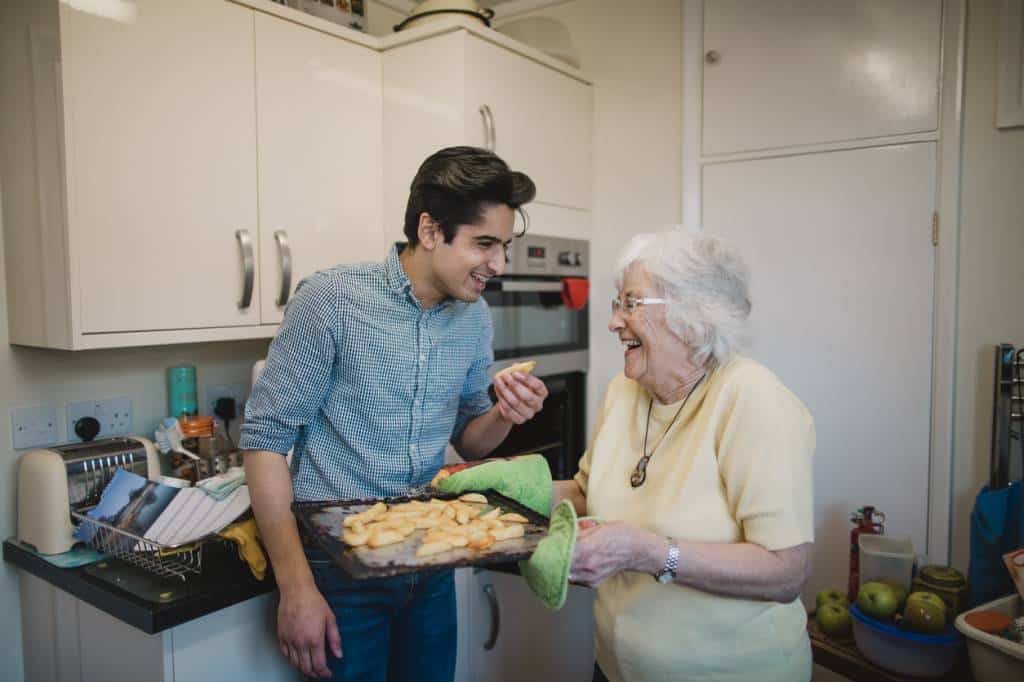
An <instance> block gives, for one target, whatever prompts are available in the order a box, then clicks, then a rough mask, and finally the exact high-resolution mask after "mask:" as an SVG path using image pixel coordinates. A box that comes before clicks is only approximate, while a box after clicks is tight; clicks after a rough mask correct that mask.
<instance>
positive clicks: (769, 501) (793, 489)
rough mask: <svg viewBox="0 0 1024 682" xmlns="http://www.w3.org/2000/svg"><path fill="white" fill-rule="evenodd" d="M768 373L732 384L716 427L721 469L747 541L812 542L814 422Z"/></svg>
mask: <svg viewBox="0 0 1024 682" xmlns="http://www.w3.org/2000/svg"><path fill="white" fill-rule="evenodd" d="M764 374H767V373H761V372H757V373H749V374H747V375H745V376H744V377H743V380H742V381H741V382H737V383H739V384H741V385H738V386H736V387H734V388H735V396H734V403H733V405H732V409H731V410H730V412H729V418H728V420H727V421H726V422H725V424H724V428H722V429H721V431H720V441H719V445H718V462H719V470H720V472H721V474H722V480H723V482H724V484H725V489H726V496H727V499H728V503H729V506H730V508H731V510H732V513H733V515H734V518H735V519H736V521H737V522H738V523H739V524H740V526H741V528H742V529H743V536H744V539H745V540H746V541H747V542H753V543H756V544H759V545H761V546H762V547H764V548H765V549H768V550H779V549H785V548H787V547H793V546H795V545H799V544H802V543H804V542H813V541H814V473H813V463H812V459H813V455H814V448H815V432H814V421H813V420H812V419H811V416H810V414H809V413H808V412H807V410H806V408H804V406H803V405H802V404H801V403H800V402H799V400H797V398H796V397H795V396H794V395H793V394H792V393H790V392H789V391H788V390H787V389H786V388H785V387H784V386H782V385H781V384H780V383H779V382H777V380H774V377H772V378H768V377H766V376H764Z"/></svg>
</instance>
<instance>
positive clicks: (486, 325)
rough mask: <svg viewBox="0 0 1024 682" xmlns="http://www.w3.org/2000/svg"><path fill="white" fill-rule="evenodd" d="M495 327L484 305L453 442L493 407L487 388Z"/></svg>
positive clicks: (461, 396) (464, 384)
mask: <svg viewBox="0 0 1024 682" xmlns="http://www.w3.org/2000/svg"><path fill="white" fill-rule="evenodd" d="M493 342H494V327H493V326H492V323H491V314H490V311H489V310H488V309H487V307H486V305H485V306H484V314H483V315H482V319H481V326H480V343H479V345H478V346H477V348H478V352H477V356H476V358H475V359H474V360H473V364H472V365H470V367H469V372H467V373H466V380H465V382H463V384H462V394H461V395H460V396H459V414H458V416H457V417H456V418H455V428H454V429H453V431H452V442H453V443H454V442H458V439H459V438H460V437H461V436H462V431H463V430H464V429H465V428H466V425H467V424H469V422H470V421H472V420H473V419H475V418H476V417H479V416H480V415H482V414H483V413H484V412H487V410H489V409H491V405H493V403H492V402H491V396H490V395H488V393H487V389H488V388H490V386H491V376H490V374H489V373H488V371H487V370H488V369H489V368H490V366H491V365H492V364H494V349H493Z"/></svg>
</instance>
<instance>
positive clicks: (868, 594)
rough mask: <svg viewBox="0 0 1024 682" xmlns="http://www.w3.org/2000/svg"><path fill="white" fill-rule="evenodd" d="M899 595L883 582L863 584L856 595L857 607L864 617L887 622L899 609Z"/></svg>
mask: <svg viewBox="0 0 1024 682" xmlns="http://www.w3.org/2000/svg"><path fill="white" fill-rule="evenodd" d="M899 596H900V595H899V594H898V593H897V592H896V590H894V589H893V588H892V585H887V584H885V583H883V582H877V581H872V582H870V583H864V584H863V585H861V587H860V592H858V593H857V606H859V607H860V610H861V611H863V612H864V614H865V615H867V616H870V617H871V618H875V619H877V620H888V619H889V618H891V617H892V614H894V613H896V612H897V611H898V610H899V608H900V600H899Z"/></svg>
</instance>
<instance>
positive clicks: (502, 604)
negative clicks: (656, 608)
mask: <svg viewBox="0 0 1024 682" xmlns="http://www.w3.org/2000/svg"><path fill="white" fill-rule="evenodd" d="M473 578H474V585H473V586H472V587H473V589H472V595H471V599H470V609H471V615H470V622H471V623H472V632H471V633H470V637H469V646H470V652H469V659H470V666H471V669H472V671H473V674H472V676H471V679H474V680H488V681H489V682H523V680H564V682H590V679H591V677H592V675H593V672H594V614H593V604H594V592H593V590H589V589H587V588H584V587H577V586H570V587H569V596H568V598H567V599H566V602H565V606H563V607H562V608H561V609H560V610H559V611H550V610H548V609H547V608H545V607H544V605H543V604H541V602H540V600H539V599H537V597H535V596H534V595H533V593H532V592H530V589H529V587H527V585H526V582H525V581H524V580H523V579H522V578H521V577H520V576H518V575H509V574H507V573H498V572H495V571H481V572H480V573H477V574H476V575H475V576H473ZM491 638H493V639H494V642H493V647H492V648H490V649H485V648H484V646H485V644H488V643H490V642H489V641H488V640H490V639H491Z"/></svg>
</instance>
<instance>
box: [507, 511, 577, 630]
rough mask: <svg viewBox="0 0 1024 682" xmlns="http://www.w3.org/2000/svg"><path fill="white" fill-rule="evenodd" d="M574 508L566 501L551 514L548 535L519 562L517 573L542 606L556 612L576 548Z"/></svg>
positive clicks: (562, 599) (563, 592)
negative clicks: (529, 555)
mask: <svg viewBox="0 0 1024 682" xmlns="http://www.w3.org/2000/svg"><path fill="white" fill-rule="evenodd" d="M577 530H578V529H577V524H576V509H575V508H574V507H573V506H572V502H570V501H569V500H562V501H561V502H559V503H558V506H557V507H555V510H554V511H553V512H551V523H550V524H548V534H547V537H545V538H544V539H543V540H541V541H540V542H539V543H538V544H537V549H536V550H534V552H533V555H532V556H531V557H530V558H529V559H527V560H526V561H520V562H519V572H520V573H522V574H523V578H524V579H525V580H526V584H527V585H529V587H530V589H531V590H532V591H533V593H534V594H535V595H537V596H538V597H539V598H540V600H541V601H542V602H543V603H544V606H546V607H548V608H549V609H552V610H558V609H560V608H562V605H563V604H565V597H566V595H567V594H568V593H569V568H570V567H571V566H572V554H573V550H574V549H576V533H577Z"/></svg>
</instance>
